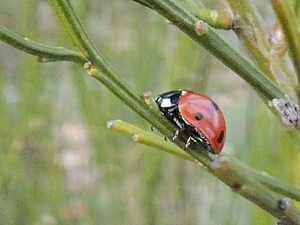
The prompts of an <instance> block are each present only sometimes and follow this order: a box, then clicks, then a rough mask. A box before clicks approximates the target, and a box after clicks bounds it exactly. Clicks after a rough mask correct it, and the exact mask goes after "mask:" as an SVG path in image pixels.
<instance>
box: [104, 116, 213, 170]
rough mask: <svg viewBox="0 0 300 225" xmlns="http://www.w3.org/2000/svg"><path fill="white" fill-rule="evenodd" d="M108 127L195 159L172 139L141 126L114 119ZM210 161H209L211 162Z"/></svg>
mask: <svg viewBox="0 0 300 225" xmlns="http://www.w3.org/2000/svg"><path fill="white" fill-rule="evenodd" d="M107 127H108V128H110V129H112V130H114V131H117V132H120V133H122V134H126V135H129V136H132V137H133V140H134V141H136V142H138V143H140V144H144V145H148V146H151V147H154V148H157V149H161V150H163V151H165V152H167V153H170V154H172V155H176V156H177V157H179V158H182V159H186V160H190V161H193V162H194V161H195V159H194V158H193V157H192V156H190V155H189V154H187V153H186V152H185V151H183V150H182V149H181V148H179V147H177V146H176V145H175V144H174V143H172V142H170V141H165V140H164V139H163V138H162V137H160V136H157V135H155V134H154V133H153V132H152V133H150V132H147V131H145V130H143V129H141V128H138V127H136V126H134V125H132V124H129V123H126V122H123V121H121V120H114V121H109V122H107ZM209 163H210V162H207V164H209Z"/></svg>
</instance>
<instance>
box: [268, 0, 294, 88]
mask: <svg viewBox="0 0 300 225" xmlns="http://www.w3.org/2000/svg"><path fill="white" fill-rule="evenodd" d="M271 3H272V6H273V9H274V11H275V13H276V15H277V18H278V20H279V23H280V25H281V28H282V30H283V32H284V34H285V37H286V40H287V43H288V48H289V50H290V52H291V58H292V61H293V64H294V67H295V69H296V73H297V77H298V82H300V37H299V31H298V22H297V18H296V15H295V12H294V10H293V9H292V8H291V6H290V3H289V1H287V0H272V1H271Z"/></svg>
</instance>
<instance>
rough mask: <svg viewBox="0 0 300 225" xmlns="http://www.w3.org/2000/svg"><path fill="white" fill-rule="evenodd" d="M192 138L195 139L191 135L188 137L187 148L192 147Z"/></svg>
mask: <svg viewBox="0 0 300 225" xmlns="http://www.w3.org/2000/svg"><path fill="white" fill-rule="evenodd" d="M192 140H193V139H192V137H191V136H190V137H189V138H188V139H187V141H186V144H185V147H186V148H189V147H190V145H191V141H192Z"/></svg>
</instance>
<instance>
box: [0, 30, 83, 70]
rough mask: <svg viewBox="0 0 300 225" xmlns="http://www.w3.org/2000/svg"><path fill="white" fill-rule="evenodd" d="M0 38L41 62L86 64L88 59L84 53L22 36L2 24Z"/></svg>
mask: <svg viewBox="0 0 300 225" xmlns="http://www.w3.org/2000/svg"><path fill="white" fill-rule="evenodd" d="M0 40H2V41H3V42H5V43H7V44H9V45H11V46H13V47H15V48H16V49H20V50H21V51H24V52H27V53H28V54H31V55H35V56H37V57H38V61H40V62H53V61H70V62H76V63H79V64H84V63H85V62H86V61H87V59H86V58H85V57H84V55H83V54H81V53H79V52H76V51H71V50H69V49H65V48H62V47H51V46H48V45H43V44H41V43H38V42H35V41H33V40H30V39H28V38H25V37H22V36H20V35H18V34H16V33H14V32H12V31H11V30H9V29H7V28H6V27H3V26H1V25H0Z"/></svg>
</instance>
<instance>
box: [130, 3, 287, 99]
mask: <svg viewBox="0 0 300 225" xmlns="http://www.w3.org/2000/svg"><path fill="white" fill-rule="evenodd" d="M133 1H135V2H138V3H141V4H147V5H148V6H149V7H150V8H151V9H153V10H155V11H157V12H158V13H159V14H161V15H162V16H164V17H165V18H167V19H168V20H169V21H171V22H173V24H174V25H176V26H177V27H178V28H179V29H181V30H182V31H183V32H184V33H186V34H187V35H188V36H189V37H191V38H192V39H193V40H194V41H196V42H197V43H199V44H200V45H201V46H203V47H204V48H205V49H206V50H208V51H209V52H210V53H212V54H213V55H214V56H216V58H218V59H219V60H220V61H221V62H223V63H224V64H225V65H226V66H227V67H229V68H230V69H232V70H233V71H234V72H236V73H237V74H238V75H239V76H240V77H242V78H243V79H244V80H245V81H247V82H248V83H249V84H250V85H251V86H253V87H254V88H255V90H257V91H258V92H259V93H261V94H262V95H263V96H265V97H266V98H267V99H268V100H272V99H274V98H282V97H283V93H282V91H281V90H280V89H279V88H278V87H277V86H276V85H274V83H273V82H272V81H271V80H270V79H269V78H267V77H266V76H265V75H264V74H263V73H262V72H261V71H260V70H259V69H257V68H256V67H255V66H254V65H253V64H252V63H251V62H249V61H247V60H246V59H245V58H243V57H242V56H241V55H240V54H238V53H237V52H236V51H235V50H234V49H233V48H232V47H230V46H229V45H228V44H227V43H226V42H225V41H224V40H223V39H222V38H220V36H219V35H217V34H216V32H215V31H214V30H213V29H211V28H210V27H208V30H207V32H205V33H204V34H202V35H198V34H197V33H196V32H195V30H194V24H195V23H196V22H197V21H198V19H197V18H196V17H195V16H194V15H192V13H190V12H188V11H187V10H186V9H184V8H183V7H179V6H178V5H177V1H171V0H147V1H145V0H133Z"/></svg>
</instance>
